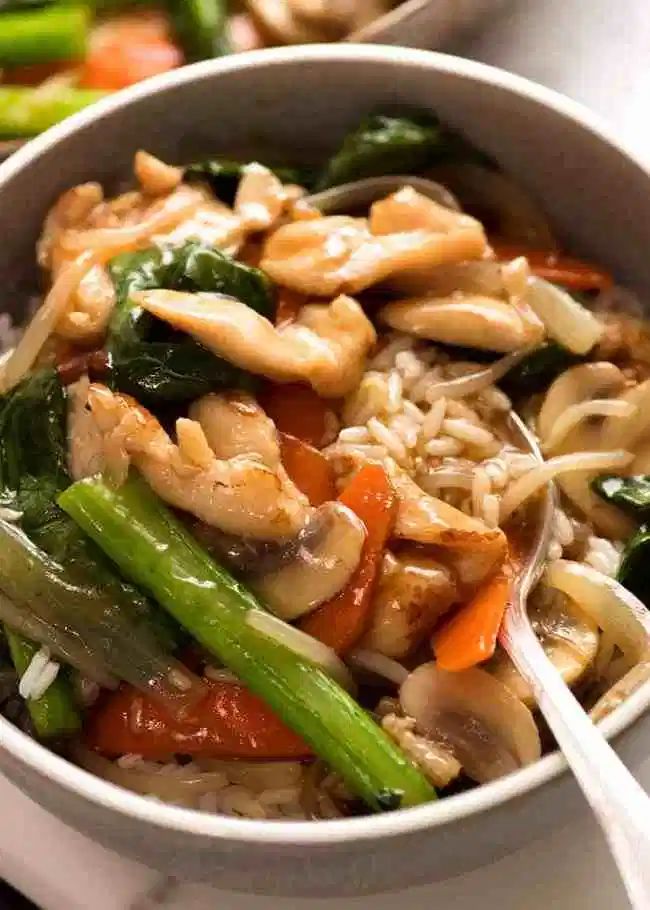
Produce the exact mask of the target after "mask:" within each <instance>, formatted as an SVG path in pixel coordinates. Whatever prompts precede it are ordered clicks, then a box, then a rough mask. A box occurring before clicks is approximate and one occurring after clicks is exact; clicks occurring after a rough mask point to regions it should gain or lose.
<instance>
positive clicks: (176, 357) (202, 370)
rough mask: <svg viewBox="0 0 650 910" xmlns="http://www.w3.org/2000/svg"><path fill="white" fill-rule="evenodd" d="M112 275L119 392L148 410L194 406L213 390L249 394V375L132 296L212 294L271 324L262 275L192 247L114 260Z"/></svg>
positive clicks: (111, 347) (112, 338)
mask: <svg viewBox="0 0 650 910" xmlns="http://www.w3.org/2000/svg"><path fill="white" fill-rule="evenodd" d="M109 272H110V275H111V278H112V280H113V283H114V284H115V290H116V297H117V300H116V305H115V309H114V311H113V316H112V318H111V323H110V326H109V332H108V339H107V349H108V352H109V354H110V362H111V383H112V384H113V385H114V386H115V387H116V388H118V389H120V390H122V391H124V392H128V393H129V394H131V395H134V396H135V397H136V398H138V400H140V401H142V402H143V403H144V404H160V403H161V402H182V401H189V400H191V399H193V398H196V397H198V396H199V395H203V394H205V393H206V392H209V391H211V390H213V389H216V388H232V387H238V388H241V387H246V388H248V387H250V386H251V378H250V376H249V375H248V374H247V373H245V372H244V371H242V370H240V369H238V368H237V367H234V366H232V364H230V363H228V362H227V361H225V360H223V359H221V358H220V357H217V356H215V355H214V354H212V353H211V352H210V351H208V350H207V349H206V348H204V347H203V346H202V345H200V344H199V343H198V342H196V341H193V340H192V339H191V338H189V337H188V336H187V335H185V334H184V333H182V332H175V331H174V330H173V329H171V328H170V327H169V326H167V324H166V323H164V322H162V321H160V320H158V319H155V317H153V316H151V315H150V314H149V313H146V312H144V310H142V308H141V307H139V306H137V304H135V303H134V302H133V300H132V298H131V295H132V294H133V293H134V292H135V291H140V290H145V289H151V288H159V287H163V288H167V289H169V290H187V291H209V292H212V293H218V294H226V295H228V296H231V297H236V298H237V299H238V300H241V301H242V302H243V303H245V304H247V306H250V307H251V308H252V309H254V310H256V311H257V312H258V313H261V314H262V315H264V316H272V315H273V312H274V308H275V303H274V294H273V288H272V285H271V283H270V281H269V280H268V278H267V277H266V275H264V273H263V272H261V271H260V270H259V269H255V268H252V267H251V266H247V265H244V264H243V263H241V262H237V261H235V260H234V259H232V258H231V257H230V256H227V255H226V254H225V253H222V252H221V251H219V250H215V249H213V248H212V247H204V246H202V245H201V244H199V243H196V242H194V241H189V242H187V243H185V244H184V245H183V246H181V247H178V248H177V249H167V250H163V251H161V250H159V249H150V250H142V251H140V252H137V253H125V254H122V255H120V256H117V257H115V258H114V259H113V260H111V262H110V264H109Z"/></svg>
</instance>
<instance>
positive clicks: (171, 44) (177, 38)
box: [0, 0, 398, 152]
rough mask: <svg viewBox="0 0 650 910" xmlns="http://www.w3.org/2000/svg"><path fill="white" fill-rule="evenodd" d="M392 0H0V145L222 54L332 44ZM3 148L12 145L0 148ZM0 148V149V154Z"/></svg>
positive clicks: (386, 8)
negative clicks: (152, 79)
mask: <svg viewBox="0 0 650 910" xmlns="http://www.w3.org/2000/svg"><path fill="white" fill-rule="evenodd" d="M396 5H398V4H397V3H396V2H393V0H240V2H238V0H158V2H157V3H156V0H94V2H93V3H86V2H84V0H0V140H1V139H2V138H4V139H5V140H7V139H12V138H16V137H29V136H34V135H36V134H37V133H40V132H42V131H43V130H45V129H47V128H48V127H50V126H52V125H53V124H55V123H58V122H59V121H60V120H63V119H64V118H65V117H67V116H69V115H70V114H73V113H76V112H77V111H79V110H81V109H82V108H84V107H86V106H87V105H89V104H92V103H93V102H94V101H97V100H98V99H99V98H101V97H103V96H104V95H105V94H106V93H107V92H114V91H117V90H118V89H122V88H125V87H126V86H129V85H133V84H134V83H136V82H140V81H141V80H143V79H146V78H148V77H149V76H156V75H158V74H160V73H165V72H167V71H168V70H172V69H175V68H176V67H178V66H182V65H183V64H184V63H193V62H195V61H197V60H207V59H210V58H211V57H219V56H222V55H223V54H229V53H236V52H238V51H247V50H255V49H257V48H262V47H269V46H274V45H287V44H311V43H315V42H326V41H338V40H340V39H342V38H345V37H346V36H348V35H351V34H352V33H354V32H356V31H358V30H359V29H362V28H363V27H364V26H366V25H368V24H370V23H371V22H373V21H374V20H375V19H377V18H378V17H380V16H382V15H383V14H384V13H386V12H388V11H389V10H390V9H392V8H393V7H394V6H396ZM5 145H6V151H9V150H10V149H11V148H12V147H13V145H11V144H10V143H9V142H6V143H5ZM2 150H3V149H2V145H1V144H0V152H2Z"/></svg>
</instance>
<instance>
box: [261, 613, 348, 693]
mask: <svg viewBox="0 0 650 910" xmlns="http://www.w3.org/2000/svg"><path fill="white" fill-rule="evenodd" d="M246 622H247V623H248V625H249V626H251V627H252V628H253V629H255V630H256V631H257V632H260V633H261V634H262V635H266V637H267V638H272V639H273V640H274V641H276V642H278V644H281V645H284V647H285V648H288V649H289V650H290V651H293V652H294V654H298V655H299V656H300V657H305V658H306V659H307V660H310V661H312V663H315V664H316V665H317V666H319V667H321V668H322V669H323V670H324V671H325V672H326V673H327V674H328V675H329V676H331V677H332V679H334V680H336V682H337V683H339V685H341V686H342V687H343V688H344V689H347V691H348V692H354V691H355V689H356V684H355V682H354V680H353V678H352V676H351V674H350V671H349V670H348V668H347V667H346V666H345V664H344V663H343V661H342V660H341V658H340V657H339V656H338V655H337V654H336V652H335V651H333V650H332V648H330V647H328V646H327V645H324V644H323V642H322V641H318V639H316V638H313V637H312V636H311V635H307V634H306V633H305V632H301V631H300V629H296V628H295V626H290V625H289V624H288V623H286V622H283V621H282V620H281V619H278V617H277V616H273V615H272V614H271V613H265V612H264V610H249V611H248V613H247V614H246Z"/></svg>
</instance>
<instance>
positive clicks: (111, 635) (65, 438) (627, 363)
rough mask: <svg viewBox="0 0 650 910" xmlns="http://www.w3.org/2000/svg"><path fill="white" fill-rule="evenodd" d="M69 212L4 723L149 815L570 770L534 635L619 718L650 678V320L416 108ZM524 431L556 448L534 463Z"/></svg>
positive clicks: (10, 428)
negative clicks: (531, 640)
mask: <svg viewBox="0 0 650 910" xmlns="http://www.w3.org/2000/svg"><path fill="white" fill-rule="evenodd" d="M134 174H135V188H134V189H131V190H129V191H127V192H125V193H123V194H122V195H120V196H117V197H115V198H107V197H105V196H104V192H103V190H102V187H101V186H100V185H99V184H97V183H92V182H89V183H84V184H81V185H79V186H75V187H73V188H71V189H69V190H68V191H67V192H65V193H64V194H63V196H61V198H60V199H59V200H58V201H57V202H56V204H55V205H54V206H53V208H52V209H51V211H50V212H49V214H48V215H47V218H46V219H45V223H44V225H43V230H42V234H41V237H40V240H39V243H38V248H37V260H38V265H39V267H40V269H41V270H42V272H43V275H44V279H45V284H46V292H45V295H44V298H43V299H42V302H41V303H40V305H39V306H38V308H37V309H36V310H35V312H34V313H33V316H32V318H31V321H30V322H29V323H28V324H27V326H26V327H25V328H24V330H22V329H21V330H19V329H18V328H14V327H12V326H11V324H10V323H9V320H8V317H7V316H6V315H5V316H3V317H2V319H3V322H2V323H1V327H2V333H3V335H4V340H5V342H6V346H7V352H6V354H5V356H4V358H3V360H2V366H1V368H0V387H1V390H2V396H1V397H0V620H1V622H2V628H3V630H4V631H3V633H2V639H1V641H2V644H1V645H0V705H2V710H3V712H4V714H5V715H6V717H7V718H9V719H10V720H12V721H13V722H14V723H16V724H18V725H20V726H21V727H22V728H23V729H25V730H26V731H28V732H29V733H31V734H32V735H33V736H34V737H36V738H38V739H39V740H40V741H42V742H43V743H46V744H47V745H48V746H50V747H51V748H52V749H56V750H57V751H60V752H61V753H62V754H63V755H64V756H66V757H68V758H69V759H70V760H71V761H73V762H76V763H78V764H79V765H81V766H82V767H84V768H86V769H88V770H90V771H92V772H94V773H95V774H97V775H99V776H100V777H103V778H105V779H107V780H109V781H112V782H113V783H115V784H118V785H121V786H122V787H126V788H128V789H130V790H132V791H135V792H136V793H140V794H143V795H144V796H148V797H155V798H157V799H159V800H164V801H167V802H170V803H173V804H177V805H181V806H186V807H193V808H197V809H200V810H203V811H210V812H219V813H224V814H228V815H234V816H239V817H247V818H259V819H265V818H282V819H305V818H307V819H329V818H336V817H340V816H347V815H351V814H358V813H359V812H365V811H381V810H391V809H397V808H405V807H410V806H416V805H419V804H422V803H426V802H427V801H430V800H433V799H435V798H436V796H438V797H444V796H447V795H451V794H454V793H457V792H459V791H460V790H463V789H465V788H467V787H470V786H473V785H476V784H482V783H484V782H487V781H492V780H494V779H496V778H498V777H500V776H502V775H505V774H508V773H510V772H513V771H515V770H517V769H519V768H522V767H524V766H526V765H528V764H530V763H532V762H535V761H536V760H537V759H538V758H539V757H540V755H541V754H542V753H543V752H544V751H548V750H550V749H552V748H553V742H552V741H551V739H550V737H549V734H548V732H547V731H546V729H545V728H544V727H543V725H542V724H541V723H540V716H539V713H538V711H537V706H536V703H535V698H534V696H533V693H532V692H531V690H530V689H529V687H528V686H527V684H526V682H525V680H524V679H523V678H522V677H521V676H520V675H519V674H518V672H517V670H516V669H515V667H514V666H513V664H512V663H511V662H510V660H509V658H508V656H507V654H506V653H505V651H504V650H502V648H501V646H500V644H499V628H500V625H501V622H502V618H503V615H504V611H505V609H506V607H507V603H508V599H509V597H510V594H511V591H512V586H513V584H515V583H516V579H517V573H518V571H519V570H520V568H521V566H522V565H524V564H525V561H526V552H527V547H529V546H530V544H531V541H532V540H533V538H534V536H535V514H536V510H537V507H538V504H539V502H540V497H542V496H543V495H545V493H546V490H547V488H548V484H549V482H550V481H553V482H554V485H555V486H556V490H557V506H556V510H555V515H554V520H553V533H552V539H551V542H550V545H549V547H548V552H547V554H546V566H545V572H544V575H543V577H542V579H541V581H540V582H539V584H538V586H537V587H536V589H535V590H534V592H533V594H532V595H531V597H530V599H529V603H528V609H529V614H530V617H531V620H532V622H533V625H534V628H535V630H536V633H537V635H538V637H539V640H540V641H541V643H542V645H543V647H544V650H545V651H546V653H547V655H548V657H549V658H550V660H551V661H552V663H553V664H554V666H555V667H556V669H557V671H558V673H560V674H561V675H562V677H563V678H564V680H565V682H566V683H567V685H569V686H571V687H572V688H573V689H574V691H575V692H576V694H577V695H578V697H579V698H580V700H581V701H582V703H583V704H584V705H585V707H586V708H587V709H588V710H590V711H591V714H592V717H593V718H594V719H595V720H598V719H600V718H602V717H604V716H605V715H606V714H607V712H608V711H610V710H611V709H612V708H614V707H615V706H616V705H618V704H619V703H620V702H621V701H623V700H624V699H625V697H626V696H627V695H628V694H629V693H631V692H632V691H634V690H635V689H636V688H638V686H639V685H640V684H641V683H642V682H643V681H644V680H645V679H646V677H647V675H648V667H649V664H648V629H649V628H650V626H649V625H648V622H647V620H646V608H645V604H650V585H649V583H648V575H647V572H646V571H645V568H644V563H645V560H646V559H647V558H648V554H650V526H649V525H648V524H646V521H647V520H648V518H649V517H650V331H649V329H648V325H647V323H646V322H645V321H644V318H643V315H642V311H641V308H640V305H639V303H638V302H637V301H636V299H635V298H634V296H633V295H632V294H631V293H630V292H628V291H625V290H623V289H622V288H619V287H616V286H615V285H614V284H613V281H612V277H611V276H610V274H609V273H608V272H607V271H606V270H605V269H604V268H602V267H601V266H599V265H597V264H594V263H589V262H584V261H582V260H579V259H576V258H574V257H571V256H568V255H565V253H564V252H563V251H562V250H561V249H560V248H559V246H558V243H557V241H556V239H555V237H554V234H553V232H552V229H551V227H550V226H549V223H548V221H547V220H546V218H545V216H544V214H543V213H542V211H541V210H540V209H539V207H538V206H537V203H536V202H535V201H533V200H532V199H531V198H530V197H529V196H528V195H527V193H525V192H524V190H523V189H521V188H520V187H519V186H518V185H517V184H515V183H514V182H513V181H512V180H511V179H510V178H509V177H508V176H506V175H505V174H503V173H502V172H501V171H500V170H499V169H498V167H497V165H496V164H495V163H494V162H493V161H492V160H490V159H489V158H487V157H486V156H485V155H483V154H482V153H481V152H480V151H478V150H476V149H475V148H473V147H472V146H471V145H469V144H468V143H467V142H466V141H465V140H464V139H463V138H462V137H461V136H460V135H458V134H457V133H455V132H453V131H451V130H450V129H448V128H446V127H445V126H444V125H442V124H441V123H440V122H439V121H438V120H437V119H436V118H435V117H434V116H433V115H430V114H424V113H408V114H405V115H401V116H397V115H395V114H372V115H370V116H368V117H367V118H366V119H365V120H364V121H363V123H361V124H360V125H359V127H358V128H357V129H355V130H354V131H353V132H352V133H351V134H350V135H348V136H347V137H346V138H345V140H344V141H343V144H342V145H341V147H340V148H339V150H338V151H336V152H335V154H334V155H333V156H332V157H331V158H330V160H329V161H327V162H326V163H325V165H324V166H323V167H322V169H321V170H320V172H318V173H314V171H313V170H312V171H306V170H303V169H301V168H300V167H299V166H298V167H296V166H295V163H294V162H285V163H284V164H283V165H282V166H274V165H273V164H261V163H260V162H257V161H251V162H239V161H234V160H231V159H225V158H213V159H209V160H205V161H201V162H195V163H193V164H190V165H187V166H183V167H181V166H176V165H173V164H168V163H166V162H163V161H161V160H159V159H157V158H156V157H154V156H153V155H151V154H149V153H147V152H146V151H139V152H138V153H137V154H136V156H135V162H134ZM513 415H517V416H518V418H520V419H521V420H523V421H524V422H525V423H526V424H527V425H528V426H529V427H530V428H531V430H532V431H533V432H534V434H535V436H536V439H537V440H538V443H539V450H536V451H532V450H531V447H530V446H527V445H526V443H525V442H524V441H523V437H522V434H521V433H517V431H516V423H515V421H514V420H513Z"/></svg>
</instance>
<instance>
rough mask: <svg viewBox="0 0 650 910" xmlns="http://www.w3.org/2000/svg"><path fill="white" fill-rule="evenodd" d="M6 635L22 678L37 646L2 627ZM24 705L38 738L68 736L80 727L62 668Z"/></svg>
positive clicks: (37, 648) (78, 716)
mask: <svg viewBox="0 0 650 910" xmlns="http://www.w3.org/2000/svg"><path fill="white" fill-rule="evenodd" d="M5 634H6V636H7V643H8V644H9V653H10V654H11V660H12V662H13V665H14V667H15V668H16V672H17V673H18V676H19V677H22V676H24V674H25V671H26V670H27V668H28V667H29V665H30V663H31V661H32V658H33V657H34V655H35V654H36V653H37V651H38V650H39V646H38V645H34V644H32V642H30V641H27V640H26V639H24V638H23V637H22V636H21V635H19V634H18V633H17V632H13V631H12V630H11V629H5ZM27 708H28V710H29V714H30V716H31V718H32V723H33V724H34V729H35V731H36V735H37V736H38V737H39V739H54V738H55V737H59V736H68V735H70V734H72V733H76V732H77V730H79V729H80V728H81V717H80V715H79V711H78V710H77V707H76V705H75V703H74V697H73V693H72V686H71V684H70V680H69V679H68V678H67V676H65V675H63V674H62V672H61V671H59V674H58V676H57V677H56V679H55V680H54V682H53V683H51V684H50V685H49V686H48V688H47V691H46V692H44V693H43V695H41V696H40V698H29V699H27Z"/></svg>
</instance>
